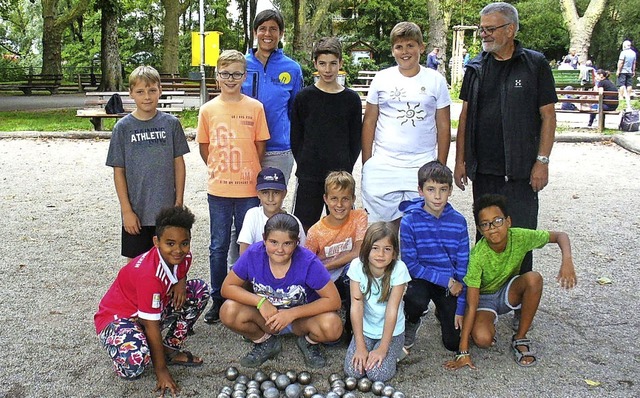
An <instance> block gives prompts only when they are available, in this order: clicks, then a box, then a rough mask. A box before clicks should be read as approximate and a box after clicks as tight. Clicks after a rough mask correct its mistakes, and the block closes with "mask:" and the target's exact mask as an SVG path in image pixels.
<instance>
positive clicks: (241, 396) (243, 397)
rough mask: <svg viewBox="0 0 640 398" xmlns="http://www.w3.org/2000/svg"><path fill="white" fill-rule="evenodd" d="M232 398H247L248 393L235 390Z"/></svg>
mask: <svg viewBox="0 0 640 398" xmlns="http://www.w3.org/2000/svg"><path fill="white" fill-rule="evenodd" d="M231 397H232V398H247V393H246V392H244V391H243V390H235V391H234V392H233V394H231Z"/></svg>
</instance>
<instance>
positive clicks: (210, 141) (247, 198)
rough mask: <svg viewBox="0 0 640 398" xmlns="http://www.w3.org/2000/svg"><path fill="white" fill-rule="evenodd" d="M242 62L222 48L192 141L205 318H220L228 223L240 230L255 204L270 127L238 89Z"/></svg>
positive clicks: (253, 102)
mask: <svg viewBox="0 0 640 398" xmlns="http://www.w3.org/2000/svg"><path fill="white" fill-rule="evenodd" d="M246 67H247V61H246V60H245V58H244V55H242V53H240V52H239V51H236V50H227V51H224V52H222V54H220V57H219V58H218V76H217V80H218V85H219V86H220V95H219V96H217V97H216V98H214V99H212V100H211V101H209V102H207V103H206V104H204V105H203V106H202V107H201V108H200V112H199V114H198V127H197V135H196V140H197V141H198V143H199V145H200V156H201V157H202V160H203V161H204V162H205V164H206V165H207V168H208V176H209V180H208V186H207V193H208V195H207V198H208V202H209V217H210V234H211V244H210V245H209V271H210V273H211V298H212V299H213V304H212V306H211V308H210V309H209V311H208V312H207V313H206V314H205V321H206V322H207V323H215V322H218V321H219V320H220V316H219V312H220V306H221V305H222V302H223V299H222V295H221V293H220V289H221V287H222V282H223V281H224V278H225V277H226V276H227V252H228V251H229V245H230V242H231V224H232V222H234V224H235V229H236V231H240V230H242V223H243V221H244V216H245V214H246V212H247V211H248V210H249V209H251V208H253V207H256V206H258V205H259V204H260V201H259V200H258V192H257V190H256V182H257V176H258V173H259V172H260V170H261V166H260V163H261V161H262V158H263V157H264V153H265V148H266V140H268V139H269V129H268V127H267V119H266V116H265V113H264V108H263V107H262V104H261V103H260V102H259V101H258V100H255V99H253V98H251V97H248V96H246V95H244V94H242V93H241V92H240V88H241V87H242V83H243V82H244V80H245V77H246Z"/></svg>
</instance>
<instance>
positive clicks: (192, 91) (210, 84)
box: [160, 74, 220, 95]
mask: <svg viewBox="0 0 640 398" xmlns="http://www.w3.org/2000/svg"><path fill="white" fill-rule="evenodd" d="M205 83H206V85H207V91H208V92H209V91H220V90H219V87H218V82H217V80H216V79H215V78H213V77H207V78H205ZM160 85H161V86H162V91H175V90H178V91H184V92H185V94H186V95H200V80H194V79H190V78H188V77H180V76H176V75H172V74H160Z"/></svg>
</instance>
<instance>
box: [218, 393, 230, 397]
mask: <svg viewBox="0 0 640 398" xmlns="http://www.w3.org/2000/svg"><path fill="white" fill-rule="evenodd" d="M216 398H231V395H229V394H225V393H223V392H221V393H220V394H218V395H217V397H216Z"/></svg>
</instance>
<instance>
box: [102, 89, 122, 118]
mask: <svg viewBox="0 0 640 398" xmlns="http://www.w3.org/2000/svg"><path fill="white" fill-rule="evenodd" d="M104 110H105V111H107V115H115V114H117V113H124V107H123V106H122V98H120V94H118V93H114V94H113V95H112V96H111V98H109V101H108V102H107V105H105V107H104Z"/></svg>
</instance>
